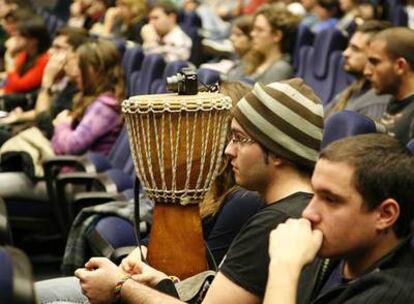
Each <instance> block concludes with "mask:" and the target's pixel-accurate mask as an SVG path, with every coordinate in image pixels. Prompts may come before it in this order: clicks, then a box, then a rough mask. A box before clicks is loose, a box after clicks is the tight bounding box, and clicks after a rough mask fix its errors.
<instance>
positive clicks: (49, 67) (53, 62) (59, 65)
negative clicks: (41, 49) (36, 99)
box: [42, 51, 67, 88]
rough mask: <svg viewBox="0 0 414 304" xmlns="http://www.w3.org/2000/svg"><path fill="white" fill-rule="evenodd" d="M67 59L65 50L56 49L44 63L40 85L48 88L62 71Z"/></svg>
mask: <svg viewBox="0 0 414 304" xmlns="http://www.w3.org/2000/svg"><path fill="white" fill-rule="evenodd" d="M66 60H67V52H65V51H57V52H55V53H53V55H52V56H51V57H50V59H49V61H48V62H47V64H46V67H45V71H44V72H43V77H42V87H44V88H50V87H51V86H52V85H53V83H54V82H55V81H56V80H57V79H58V77H59V75H60V74H61V73H62V72H63V67H64V66H65V63H66Z"/></svg>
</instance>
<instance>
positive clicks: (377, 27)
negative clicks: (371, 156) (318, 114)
mask: <svg viewBox="0 0 414 304" xmlns="http://www.w3.org/2000/svg"><path fill="white" fill-rule="evenodd" d="M389 27H391V23H390V22H388V21H379V20H370V21H367V22H365V23H363V24H362V25H360V26H358V27H357V29H356V31H355V33H354V35H352V37H351V40H350V41H349V43H348V47H347V48H346V49H345V51H344V52H343V57H344V66H343V69H344V70H345V72H348V73H350V74H352V75H353V76H355V80H354V81H353V82H352V83H351V84H350V85H349V86H348V87H346V88H345V89H344V90H343V91H342V92H340V93H339V94H338V95H337V96H336V97H335V98H334V100H332V101H331V102H330V103H329V104H328V105H327V107H326V109H325V113H326V115H325V119H328V118H329V116H330V115H332V114H334V113H335V112H339V111H342V110H350V111H355V112H358V113H360V114H363V115H366V116H369V117H371V118H374V119H380V118H381V117H382V115H383V114H384V112H385V109H386V108H387V105H388V103H389V101H390V100H391V96H390V95H377V94H376V93H375V91H374V89H372V88H371V83H370V82H369V81H368V79H366V78H365V77H364V68H365V65H366V64H367V62H368V54H367V48H368V44H369V41H370V39H371V38H372V37H373V36H374V35H375V34H376V33H378V32H380V31H382V30H384V29H386V28H389Z"/></svg>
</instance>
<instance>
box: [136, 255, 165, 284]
mask: <svg viewBox="0 0 414 304" xmlns="http://www.w3.org/2000/svg"><path fill="white" fill-rule="evenodd" d="M133 273H134V274H133V275H131V278H132V279H133V280H134V281H137V282H139V283H141V284H145V285H147V286H150V287H154V286H155V285H157V284H158V283H159V282H160V281H162V280H163V279H168V276H167V275H166V274H165V273H163V272H161V271H159V270H157V269H155V268H152V267H151V266H149V265H148V264H146V263H144V262H142V261H138V262H136V263H135V264H134V269H133Z"/></svg>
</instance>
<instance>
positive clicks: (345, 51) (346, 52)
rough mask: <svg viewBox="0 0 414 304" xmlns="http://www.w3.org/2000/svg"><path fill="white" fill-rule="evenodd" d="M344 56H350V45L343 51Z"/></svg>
mask: <svg viewBox="0 0 414 304" xmlns="http://www.w3.org/2000/svg"><path fill="white" fill-rule="evenodd" d="M342 56H343V57H344V58H348V57H349V47H347V48H346V49H345V50H344V51H343V52H342Z"/></svg>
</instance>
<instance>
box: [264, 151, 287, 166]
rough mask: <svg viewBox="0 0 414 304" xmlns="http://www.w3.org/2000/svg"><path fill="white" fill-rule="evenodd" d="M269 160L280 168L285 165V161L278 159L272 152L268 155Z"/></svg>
mask: <svg viewBox="0 0 414 304" xmlns="http://www.w3.org/2000/svg"><path fill="white" fill-rule="evenodd" d="M267 159H268V161H269V162H270V163H271V164H273V166H275V167H279V166H281V165H282V164H284V163H285V161H284V160H283V159H281V158H280V157H277V156H276V155H275V154H274V153H272V152H269V154H268V155H267Z"/></svg>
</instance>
